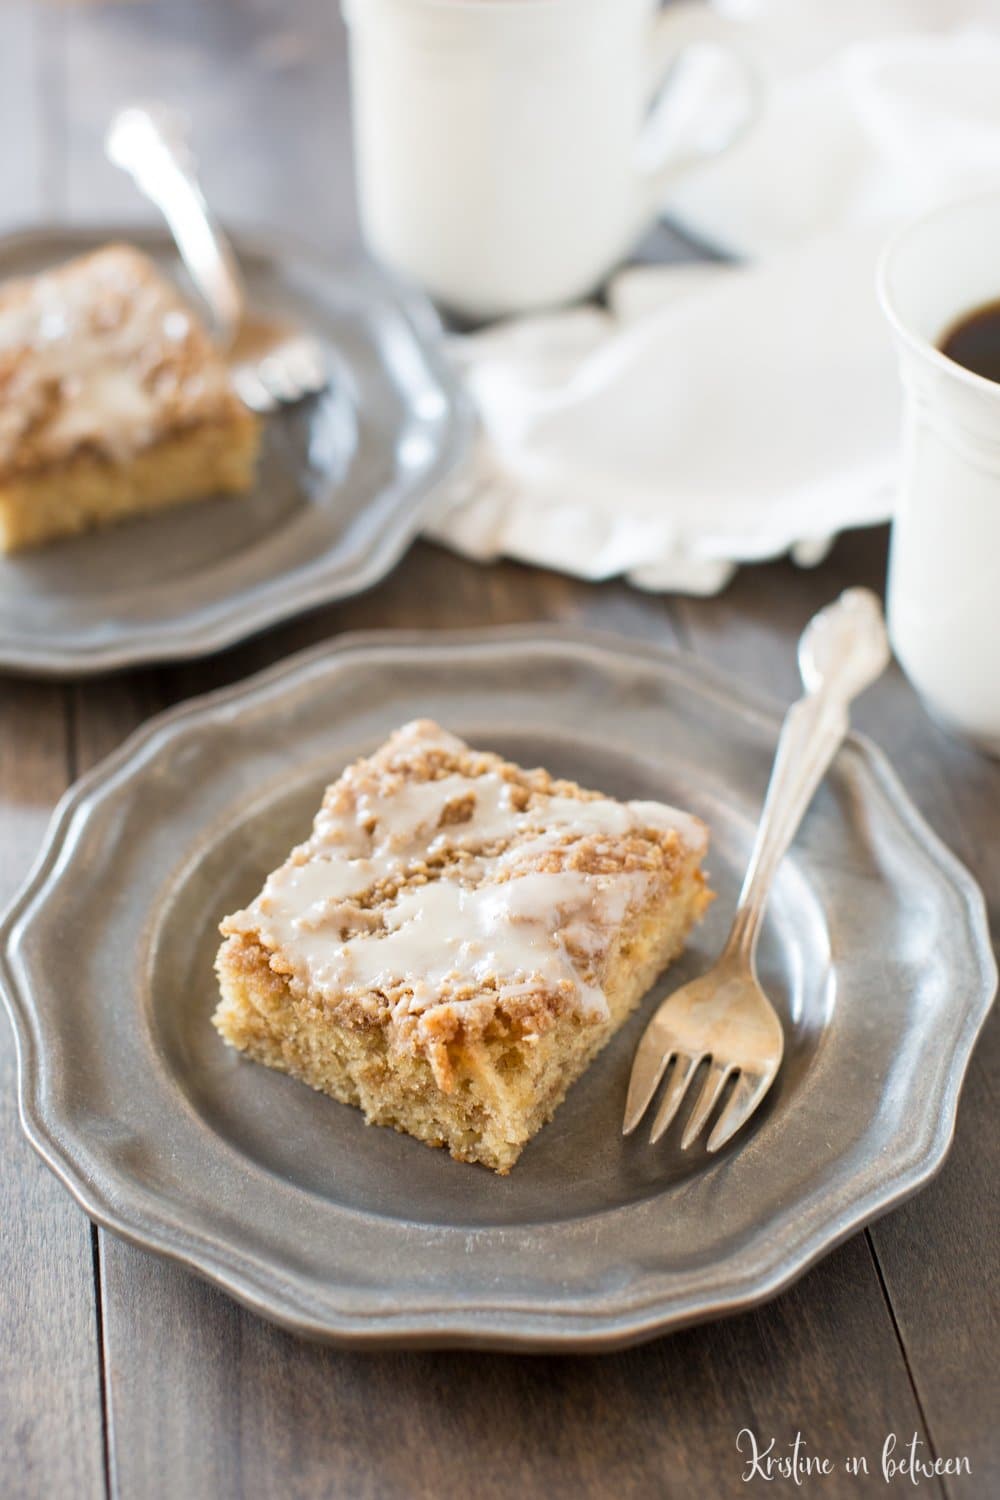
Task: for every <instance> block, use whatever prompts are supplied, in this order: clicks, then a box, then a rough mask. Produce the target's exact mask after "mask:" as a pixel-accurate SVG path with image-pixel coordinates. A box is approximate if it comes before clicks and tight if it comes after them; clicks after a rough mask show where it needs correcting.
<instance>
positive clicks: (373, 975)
mask: <svg viewBox="0 0 1000 1500" xmlns="http://www.w3.org/2000/svg"><path fill="white" fill-rule="evenodd" d="M707 842H708V838H707V831H706V829H705V826H704V824H702V823H701V822H699V821H698V820H697V819H696V818H693V817H690V816H689V815H687V814H685V813H681V812H677V811H676V810H675V809H673V808H670V807H666V806H664V805H663V804H661V803H658V802H626V803H623V802H616V801H613V800H612V799H611V798H609V797H604V796H601V795H600V794H599V793H597V792H589V791H584V790H582V789H581V788H580V787H578V786H576V785H575V784H574V783H573V782H568V781H557V780H554V779H553V778H552V777H551V776H550V775H549V774H548V772H546V771H544V770H523V769H522V768H521V767H520V766H516V765H512V764H510V763H509V762H507V761H504V760H503V759H501V758H500V757H499V756H497V755H492V754H488V753H484V752H481V751H477V750H473V749H470V748H469V746H468V745H466V744H464V743H463V741H462V740H459V739H456V738H455V736H454V735H451V734H448V733H447V732H446V731H445V730H443V729H440V728H439V727H438V726H437V725H436V724H433V723H430V722H429V721H425V720H421V721H417V722H415V723H412V724H408V725H406V726H405V727H404V728H402V729H400V730H397V732H396V733H395V734H393V735H392V736H391V737H390V739H389V740H388V741H387V742H386V743H385V744H384V745H383V746H382V747H381V748H380V749H379V750H378V751H376V753H375V754H374V755H372V756H371V757H370V758H368V759H366V760H360V761H358V762H357V763H356V764H354V765H352V766H350V767H349V768H348V769H347V770H346V771H345V772H344V774H343V775H342V776H341V778H340V780H339V781H337V782H335V783H334V784H333V785H332V786H331V787H329V788H328V789H327V792H326V794H325V796H324V798H323V805H322V807H321V809H320V811H319V813H318V814H317V817H316V821H315V824H314V826H313V832H312V836H311V837H310V838H309V839H308V841H307V842H306V843H304V844H302V845H300V847H299V848H297V849H295V850H293V851H292V853H291V855H290V856H289V858H288V860H287V861H286V862H285V863H284V864H283V865H282V866H281V867H280V868H279V869H278V870H276V871H275V872H274V873H273V874H272V875H270V876H269V877H268V879H267V882H266V883H265V885H264V889H263V890H262V891H261V892H260V894H259V895H258V896H257V898H256V900H255V901H253V902H252V903H251V905H250V906H249V907H247V909H246V910H245V911H240V912H237V913H235V914H234V915H233V916H230V917H227V918H226V919H225V921H224V922H223V923H222V926H221V931H222V933H223V934H224V937H225V941H224V942H223V945H222V947H221V949H220V951H219V956H218V961H217V969H218V975H219V983H220V987H221V990H222V999H221V1001H220V1003H219V1006H218V1008H217V1010H216V1012H215V1016H214V1022H215V1025H216V1026H217V1027H218V1029H219V1031H220V1032H221V1034H222V1036H223V1037H224V1038H225V1040H226V1041H227V1042H229V1043H230V1044H231V1045H232V1046H234V1047H237V1048H239V1049H240V1050H241V1051H243V1052H246V1053H247V1054H248V1056H250V1057H252V1058H254V1059H256V1060H257V1061H258V1062H263V1063H266V1064H267V1065H268V1066H270V1067H273V1068H280V1069H281V1070H283V1071H284V1072H286V1073H291V1074H292V1075H293V1076H294V1077H296V1078H300V1079H302V1081H303V1082H305V1083H308V1084H310V1085H311V1086H312V1087H313V1088H315V1089H320V1090H322V1091H323V1092H324V1093H327V1094H330V1095H332V1096H333V1098H335V1099H340V1100H343V1101H345V1102H346V1103H349V1104H356V1105H359V1106H360V1108H361V1109H363V1110H364V1113H365V1116H366V1118H367V1119H368V1121H369V1122H370V1123H373V1124H379V1125H393V1126H395V1128H396V1129H397V1130H402V1131H407V1132H408V1133H409V1134H410V1135H414V1136H417V1137H418V1138H419V1139H420V1140H422V1141H426V1142H428V1143H429V1144H431V1145H435V1146H447V1147H448V1149H449V1150H450V1152H451V1154H452V1156H454V1157H456V1158H458V1159H460V1160H462V1161H477V1162H482V1163H484V1164H485V1165H486V1166H488V1167H492V1168H493V1169H494V1171H497V1172H501V1173H506V1172H508V1171H509V1170H510V1168H511V1167H512V1166H513V1164H514V1162H515V1161H516V1160H517V1158H518V1156H519V1155H520V1153H521V1151H522V1149H523V1147H524V1146H525V1144H526V1143H527V1142H528V1141H529V1140H530V1139H531V1137H532V1136H533V1135H534V1134H535V1132H536V1131H537V1130H538V1129H539V1128H540V1127H541V1126H542V1125H543V1124H544V1123H545V1121H546V1120H548V1119H549V1118H550V1117H551V1116H552V1114H553V1112H554V1110H555V1109H556V1107H557V1105H558V1104H559V1103H560V1101H561V1100H562V1099H563V1097H564V1095H565V1093H566V1090H567V1089H568V1088H569V1086H570V1084H571V1083H573V1082H574V1080H575V1079H577V1078H578V1077H579V1076H580V1074H581V1073H582V1072H583V1071H584V1069H585V1068H586V1067H587V1064H588V1063H589V1062H590V1061H591V1059H592V1058H593V1057H594V1055H595V1054H596V1053H597V1052H598V1051H599V1050H600V1049H601V1047H603V1046H604V1044H605V1043H606V1042H607V1041H608V1040H609V1038H610V1037H611V1036H612V1035H613V1034H614V1032H615V1031H616V1030H617V1028H618V1027H619V1026H620V1025H621V1024H622V1022H623V1021H624V1019H625V1017H626V1016H627V1015H628V1013H629V1012H630V1011H631V1010H632V1009H633V1007H634V1006H635V1005H636V1004H637V1003H638V1001H639V1000H640V999H641V998H642V996H643V995H644V994H645V993H646V991H647V990H648V989H649V987H650V985H651V984H652V983H653V981H654V980H655V979H656V977H657V975H658V974H659V973H660V971H661V970H662V969H663V968H664V967H665V966H666V965H667V964H668V963H669V962H670V961H671V959H673V958H675V957H676V955H677V954H678V953H679V952H680V951H681V949H682V947H683V946H684V942H685V939H686V938H687V935H688V932H689V931H690V929H691V926H692V924H693V923H694V922H696V921H697V920H698V918H699V917H700V916H701V915H702V913H703V912H704V910H705V908H706V906H707V905H708V903H709V901H710V900H711V894H710V892H709V891H708V889H707V887H706V884H705V879H704V876H703V874H702V871H701V868H700V866H701V860H702V858H703V856H704V854H705V851H706V847H707Z"/></svg>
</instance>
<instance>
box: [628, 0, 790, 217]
mask: <svg viewBox="0 0 1000 1500" xmlns="http://www.w3.org/2000/svg"><path fill="white" fill-rule="evenodd" d="M741 30H742V28H741V27H740V26H739V23H737V22H733V21H730V20H729V19H728V18H727V17H725V16H720V15H719V14H718V12H716V11H713V10H710V9H709V8H708V6H707V4H705V3H704V0H681V3H680V4H675V5H669V6H667V8H666V9H665V10H661V11H660V12H659V13H658V14H657V15H656V16H655V17H654V19H653V29H652V38H651V47H650V64H649V73H648V84H647V98H648V100H649V101H650V102H652V101H653V100H655V98H656V95H657V94H658V92H659V91H660V89H661V88H662V87H663V85H664V83H665V81H666V79H667V76H668V74H669V72H670V70H671V68H672V67H673V66H674V64H675V63H676V62H677V60H678V58H679V57H680V56H681V54H682V53H683V52H684V51H685V49H686V48H688V47H692V46H695V45H697V44H699V43H710V44H712V45H714V46H716V47H718V48H719V49H720V50H722V51H724V52H727V53H729V55H730V57H732V58H733V59H734V61H735V62H736V63H737V65H738V67H739V70H740V72H741V73H742V76H743V84H744V89H745V92H746V107H745V109H744V111H743V114H742V116H741V118H740V119H739V120H738V122H737V123H736V125H735V126H734V127H733V129H732V130H731V131H730V132H729V134H728V135H727V136H726V137H725V139H724V140H722V141H720V142H719V143H718V144H717V145H712V146H709V147H706V148H704V149H698V150H692V151H685V152H682V153H680V154H675V153H673V152H671V153H669V154H668V155H667V157H666V159H665V160H662V161H660V162H657V163H656V164H655V165H653V166H650V167H641V166H640V167H639V168H638V169H637V177H638V181H639V188H640V194H641V200H640V204H639V210H638V211H639V217H640V221H641V222H640V226H639V227H640V228H645V226H646V223H647V222H648V221H649V220H650V219H652V218H655V217H657V216H658V215H659V213H660V212H661V210H662V208H663V200H664V198H665V196H666V192H667V190H668V188H669V187H670V185H671V184H672V183H673V182H674V181H675V180H676V179H677V178H678V177H680V176H682V175H683V174H684V173H685V172H687V171H689V170H690V169H691V168H692V167H697V166H701V165H703V164H704V163H705V162H708V161H713V160H714V159H715V158H716V157H718V156H721V155H722V154H723V152H725V151H728V150H729V149H730V147H731V146H734V145H735V144H736V142H737V141H740V140H742V139H743V137H744V136H745V135H746V134H747V132H748V131H749V130H750V128H751V126H752V125H754V124H755V123H756V121H757V120H758V119H759V118H760V115H761V113H762V112H763V107H764V85H763V79H762V77H761V74H760V71H759V70H758V68H757V66H756V65H755V64H754V63H753V61H752V60H751V59H750V57H749V56H748V55H747V53H746V52H745V50H744V49H743V48H742V47H741V46H740V41H741V40H742V38H741V37H740V35H739V34H740V31H741Z"/></svg>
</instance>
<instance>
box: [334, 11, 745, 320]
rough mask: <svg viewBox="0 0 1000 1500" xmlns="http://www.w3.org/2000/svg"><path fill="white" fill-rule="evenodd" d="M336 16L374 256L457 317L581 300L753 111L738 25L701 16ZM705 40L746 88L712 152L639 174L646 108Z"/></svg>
mask: <svg viewBox="0 0 1000 1500" xmlns="http://www.w3.org/2000/svg"><path fill="white" fill-rule="evenodd" d="M343 9H344V16H345V19H346V20H347V23H348V26H349V28H350V40H351V81H352V98H353V111H354V137H355V157H356V163H357V177H358V193H359V203H360V211H361V221H362V227H363V231H364V234H365V238H366V240H367V243H368V246H369V248H370V249H371V250H372V251H373V253H374V254H375V255H376V256H377V257H378V258H379V259H380V260H382V261H383V262H385V263H386V264H388V265H389V266H390V267H391V268H393V269H394V270H396V271H399V272H402V273H403V274H404V275H406V276H408V277H411V278H413V279H414V280H416V281H418V282H420V283H421V284H422V285H423V286H424V287H425V288H426V289H427V290H428V291H429V292H430V293H431V295H432V296H434V297H436V298H437V299H438V300H439V301H440V302H442V303H444V304H445V305H446V306H447V307H449V308H450V309H452V310H454V311H456V312H460V313H462V314H464V315H466V316H468V317H473V318H486V317H495V316H497V315H500V314H504V313H514V312H523V311H526V310H529V309H532V308H540V307H545V306H549V305H551V304H554V303H559V302H564V301H568V300H570V299H572V298H575V297H579V296H583V295H585V294H586V293H588V292H590V291H592V290H593V289H594V287H596V286H597V285H598V283H599V282H600V281H601V280H602V279H603V277H604V276H605V275H606V274H607V273H608V272H609V271H610V270H611V269H612V267H613V266H614V265H615V264H616V263H617V262H618V261H620V260H621V259H622V258H623V257H624V256H625V255H626V254H627V253H628V251H629V250H630V248H631V246H632V245H633V243H634V242H635V240H636V239H637V238H638V236H639V235H640V234H641V233H642V231H643V230H644V229H645V228H647V227H648V226H649V224H650V223H651V222H652V221H653V220H654V219H655V218H656V216H657V215H658V213H660V212H661V211H662V208H663V203H664V195H665V193H666V192H667V191H668V189H669V185H670V183H671V182H672V181H673V180H674V179H675V178H676V177H677V176H678V175H679V174H680V173H681V172H683V171H684V170H686V169H687V168H688V167H690V166H691V165H692V164H693V163H694V162H696V161H700V160H703V159H704V158H705V157H707V156H714V155H716V154H718V152H719V151H721V150H724V149H725V148H726V147H727V146H728V145H730V144H732V142H733V141H734V140H735V139H736V138H737V137H738V136H739V135H741V134H742V133H743V130H744V129H745V128H746V126H747V125H748V124H749V123H750V121H751V120H752V118H754V117H755V115H756V113H757V108H758V99H757V86H756V83H755V80H754V75H753V71H752V69H751V68H750V66H749V64H748V63H746V62H745V61H744V59H743V58H742V56H740V55H739V53H738V52H736V53H734V52H733V50H732V47H731V45H730V44H731V43H732V40H733V37H734V35H738V34H739V30H740V28H739V27H738V26H737V25H736V24H735V23H733V22H730V21H727V20H726V19H724V18H722V17H720V16H718V15H716V14H715V13H714V12H712V11H711V10H709V9H707V7H706V6H704V5H693V4H680V5H671V6H670V7H668V8H667V9H666V10H664V11H658V9H657V0H343ZM699 43H702V44H704V43H708V44H710V45H711V46H712V47H713V48H717V47H720V46H722V45H725V47H726V48H727V52H728V64H729V65H728V69H727V73H733V72H734V71H735V73H736V78H737V82H736V83H735V85H734V89H733V92H734V93H735V92H736V91H737V90H738V91H740V93H741V97H740V98H739V100H734V99H733V98H732V97H730V98H729V101H728V102H729V105H730V108H728V109H727V110H726V111H725V113H726V116H727V120H726V123H725V130H724V131H721V132H720V131H718V130H717V131H716V135H717V136H718V135H719V134H720V133H721V134H722V139H718V138H716V139H712V138H711V136H710V137H709V139H708V140H707V141H706V140H704V139H701V140H699V143H698V146H697V147H695V148H689V149H687V150H686V151H683V152H681V153H673V152H670V153H669V159H661V160H657V161H652V162H651V161H649V160H648V159H647V160H645V161H644V160H643V155H644V149H643V148H644V147H645V148H646V155H647V157H648V154H649V149H648V148H649V139H648V136H646V137H645V139H644V134H645V133H644V125H645V124H646V123H647V114H648V111H649V108H650V105H651V103H652V101H653V100H654V99H655V98H656V97H657V95H658V94H659V91H660V89H661V87H662V86H663V85H664V82H665V80H666V79H667V75H668V74H669V73H670V72H671V69H672V68H673V67H674V64H675V63H676V62H677V60H678V58H679V56H680V54H681V53H682V52H684V51H685V49H688V48H692V47H694V46H696V45H697V44H699ZM702 57H703V60H704V49H702ZM668 94H669V89H668ZM669 103H670V100H669V98H668V100H667V104H668V107H669ZM734 104H735V106H736V107H735V109H734V108H733V107H732V106H733V105H734Z"/></svg>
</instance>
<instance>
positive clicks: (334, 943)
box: [225, 726, 706, 1014]
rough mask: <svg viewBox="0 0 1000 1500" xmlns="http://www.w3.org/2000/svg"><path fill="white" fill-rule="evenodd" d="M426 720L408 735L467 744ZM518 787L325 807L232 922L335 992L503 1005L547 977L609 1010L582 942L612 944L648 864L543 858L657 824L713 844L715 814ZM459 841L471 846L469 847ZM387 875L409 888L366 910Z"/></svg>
mask: <svg viewBox="0 0 1000 1500" xmlns="http://www.w3.org/2000/svg"><path fill="white" fill-rule="evenodd" d="M420 729H422V726H407V727H406V729H405V730H403V731H400V733H399V734H398V735H397V736H396V737H395V739H396V743H400V742H402V743H403V744H413V745H415V746H416V747H417V748H419V749H430V748H433V747H435V746H438V747H442V748H446V749H449V750H454V749H456V748H457V749H459V750H461V751H464V750H465V746H464V745H462V742H461V741H459V740H455V739H454V738H453V737H452V736H448V735H446V734H445V732H444V731H440V730H437V729H436V727H435V730H434V731H433V732H430V731H428V732H426V733H422V734H421V733H419V732H418V731H419V730H420ZM517 791H518V788H517V786H516V785H514V784H512V783H511V782H509V781H507V780H505V779H504V778H503V776H501V775H499V774H498V773H497V772H495V771H485V772H484V773H483V774H481V775H479V776H465V775H460V774H454V773H452V774H448V775H445V776H443V777H441V778H439V779H437V780H430V781H413V780H407V779H404V778H401V779H400V780H399V781H398V783H397V784H396V785H395V786H394V787H392V788H391V790H386V789H384V788H381V787H380V788H379V790H378V791H377V792H372V791H369V790H367V789H365V787H364V786H363V784H362V787H361V788H360V789H359V791H358V792H357V794H356V795H355V797H354V798H353V799H349V800H348V804H347V810H346V811H340V810H335V808H334V807H333V806H330V805H327V806H324V807H323V808H322V809H321V811H320V813H319V814H318V815H317V818H316V821H315V824H314V829H313V834H312V837H311V838H310V839H309V841H308V842H307V843H306V844H304V845H302V846H301V848H300V849H299V850H297V851H295V853H294V854H293V856H292V858H291V859H290V860H289V861H288V862H287V863H286V864H285V865H283V866H282V867H281V868H280V869H279V870H277V871H275V872H274V874H272V875H271V876H270V877H269V878H268V880H267V882H266V884H265V886H264V889H263V891H262V892H261V894H260V895H259V896H258V897H257V899H256V901H254V902H253V903H252V905H251V906H250V907H249V908H248V909H247V910H246V911H245V912H238V913H236V915H235V916H233V917H230V918H228V919H227V922H226V924H225V926H226V930H227V931H244V932H253V933H257V934H259V936H260V938H261V939H262V940H263V941H264V943H265V945H266V946H268V947H269V948H275V949H278V950H280V952H281V954H282V956H283V957H284V959H285V960H286V961H288V962H289V963H290V964H291V965H292V967H293V969H294V970H295V972H296V973H297V974H298V975H299V976H300V977H301V978H302V979H303V980H304V981H305V982H306V983H308V984H309V985H310V987H312V988H313V989H315V990H318V991H319V992H320V993H323V994H327V995H341V994H349V993H361V992H365V991H369V990H382V991H388V990H398V989H399V988H400V987H401V986H405V988H406V994H405V997H404V999H403V1000H401V1001H398V1002H397V1004H398V1006H399V1008H400V1009H401V1010H402V1011H403V1012H405V1013H413V1012H422V1011H427V1010H429V1009H432V1008H433V1007H434V1006H435V1005H436V1004H438V1003H439V1001H440V999H441V995H442V992H443V991H447V990H448V989H449V988H450V987H458V986H461V985H466V984H469V983H472V984H473V985H480V984H482V985H485V984H486V983H487V982H489V983H491V984H492V985H494V986H495V987H496V993H497V995H498V997H499V999H500V1000H501V1001H502V1000H503V999H504V998H507V997H512V996H515V995H523V994H525V993H528V992H530V991H531V990H532V989H538V988H542V989H545V990H547V991H562V992H563V993H564V994H565V995H566V996H567V997H568V1000H569V1003H570V1004H571V1005H575V1006H576V1007H577V1008H578V1009H579V1010H580V1011H581V1012H583V1013H590V1014H606V1012H607V1004H606V1001H605V997H604V995H603V992H602V991H601V990H600V988H599V987H598V986H597V985H595V984H592V983H588V982H587V980H586V979H585V977H584V976H583V975H582V974H581V972H580V968H579V967H578V964H577V963H576V962H574V957H573V954H574V953H575V954H576V955H577V956H578V957H580V956H582V957H583V958H587V957H595V956H598V955H599V954H600V952H601V950H602V948H603V947H604V946H605V945H606V944H607V942H608V940H609V936H610V935H611V934H612V933H613V931H614V929H615V928H617V927H618V926H619V924H620V923H621V922H622V920H623V919H624V918H625V916H626V914H627V913H628V911H629V909H630V908H634V907H635V906H637V905H638V904H640V903H641V902H642V900H643V899H644V897H645V894H646V892H647V890H648V881H649V876H648V875H647V874H645V873H644V872H642V871H634V872H633V871H624V870H617V871H614V872H613V873H609V874H592V873H583V872H582V871H579V870H573V869H559V870H555V871H544V870H539V869H538V868H537V865H538V863H539V861H540V860H541V859H542V858H543V857H544V856H545V855H546V854H549V853H551V852H552V851H553V850H555V849H557V848H559V847H561V846H562V845H564V844H565V843H566V841H567V840H568V839H570V840H572V839H579V838H588V839H592V840H593V839H596V840H597V841H598V842H601V841H605V840H613V839H616V838H620V837H621V836H623V835H625V834H628V833H636V832H641V831H642V830H643V829H650V828H652V829H654V830H656V831H665V830H675V831H676V832H677V834H678V836H679V838H680V840H681V842H682V843H683V844H685V845H686V846H687V847H688V849H689V850H690V851H691V852H692V853H697V854H699V855H700V854H701V853H703V852H704V848H705V844H706V832H705V829H704V826H703V825H702V824H701V823H699V822H698V820H697V819H695V818H691V817H690V816H689V815H687V814H685V813H680V812H678V811H677V810H676V809H673V808H670V807H667V806H666V805H665V804H663V803H659V802H631V803H621V802H614V801H612V800H611V799H610V798H603V797H602V798H596V799H592V800H581V799H579V798H576V797H568V796H563V795H560V794H558V793H554V794H547V793H536V794H535V795H534V796H533V797H532V799H531V802H530V804H529V806H527V807H526V808H524V809H522V810H518V809H517V808H516V807H515V806H514V805H513V802H512V794H513V793H515V792H517ZM470 799H472V800H473V803H474V805H473V807H472V812H471V816H469V817H467V818H466V819H465V821H462V822H456V823H447V824H445V825H444V826H441V820H442V817H443V815H444V814H445V813H446V810H447V809H449V808H453V809H454V808H455V805H456V804H462V810H463V811H465V810H466V809H467V806H468V803H469V801H470ZM340 800H341V799H338V802H339V801H340ZM352 803H353V805H352ZM446 851H447V853H448V854H449V855H451V856H452V859H451V860H450V862H449V863H447V864H446V865H445V866H444V868H443V870H442V871H439V872H437V878H434V879H430V880H428V881H427V883H425V884H419V883H417V884H414V883H412V877H413V874H414V867H415V866H416V867H417V868H418V870H419V868H420V865H421V862H427V861H433V860H434V859H435V858H436V857H439V856H440V855H442V854H444V853H445V852H446ZM456 851H464V855H465V857H464V858H461V859H457V860H456V859H454V857H453V856H454V854H455V852H456ZM382 882H392V883H393V884H394V885H398V892H397V894H396V896H395V899H394V900H391V901H388V902H386V903H384V904H382V905H381V906H378V907H377V908H375V910H374V911H371V912H369V911H365V910H362V909H361V908H359V906H358V904H357V903H358V902H359V901H360V900H361V899H362V898H364V897H365V896H366V894H367V893H368V892H369V891H370V890H371V889H372V887H373V886H375V885H377V884H380V883H382ZM408 882H409V883H408ZM359 919H360V920H359ZM359 927H360V928H361V930H360V931H359V930H358V928H359ZM571 950H572V951H571Z"/></svg>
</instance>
